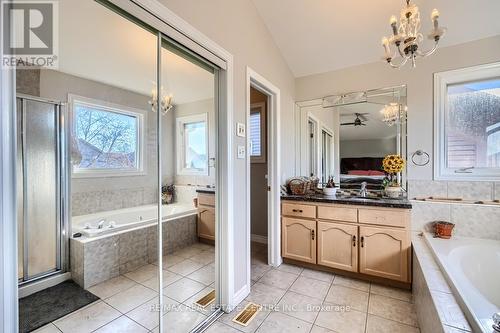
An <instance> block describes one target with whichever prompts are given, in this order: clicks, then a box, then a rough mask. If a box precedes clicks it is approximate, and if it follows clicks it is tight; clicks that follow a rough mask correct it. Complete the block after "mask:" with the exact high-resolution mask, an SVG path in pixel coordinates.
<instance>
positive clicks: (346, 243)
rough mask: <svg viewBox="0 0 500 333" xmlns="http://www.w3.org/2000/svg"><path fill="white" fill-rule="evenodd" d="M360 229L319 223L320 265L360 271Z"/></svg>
mask: <svg viewBox="0 0 500 333" xmlns="http://www.w3.org/2000/svg"><path fill="white" fill-rule="evenodd" d="M357 243H358V227H357V226H356V225H349V224H345V223H331V222H321V221H318V261H317V263H318V265H323V266H327V267H332V268H338V269H342V270H345V271H351V272H357V271H358V247H357Z"/></svg>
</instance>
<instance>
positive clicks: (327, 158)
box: [321, 128, 333, 184]
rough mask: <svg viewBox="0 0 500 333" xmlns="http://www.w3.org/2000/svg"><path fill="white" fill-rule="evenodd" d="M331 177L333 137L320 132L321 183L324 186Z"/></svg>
mask: <svg viewBox="0 0 500 333" xmlns="http://www.w3.org/2000/svg"><path fill="white" fill-rule="evenodd" d="M329 177H333V136H332V134H331V132H330V131H328V130H327V129H325V128H323V129H322V130H321V182H322V183H323V184H326V183H327V182H328V178H329Z"/></svg>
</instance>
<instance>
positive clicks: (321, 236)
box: [281, 201, 411, 283]
mask: <svg viewBox="0 0 500 333" xmlns="http://www.w3.org/2000/svg"><path fill="white" fill-rule="evenodd" d="M281 232H282V255H283V257H284V258H288V259H292V260H294V261H300V262H305V263H309V264H316V265H320V266H323V267H330V268H333V269H335V270H342V271H349V272H355V273H359V274H363V275H369V276H376V277H379V278H384V279H390V280H396V281H400V282H403V283H408V282H411V274H410V254H411V253H410V249H411V241H410V210H409V209H398V208H385V207H370V206H355V205H352V206H350V205H349V206H348V205H337V204H324V203H314V202H305V203H302V202H301V203H300V204H298V203H295V202H292V201H288V202H287V201H284V202H283V203H282V231H281Z"/></svg>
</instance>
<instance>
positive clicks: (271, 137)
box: [245, 66, 283, 289]
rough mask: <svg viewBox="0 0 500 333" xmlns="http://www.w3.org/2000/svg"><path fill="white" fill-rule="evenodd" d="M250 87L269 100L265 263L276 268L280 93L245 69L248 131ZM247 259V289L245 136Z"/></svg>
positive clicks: (278, 260) (278, 257)
mask: <svg viewBox="0 0 500 333" xmlns="http://www.w3.org/2000/svg"><path fill="white" fill-rule="evenodd" d="M250 87H252V88H255V89H257V90H259V91H260V92H262V93H263V94H265V95H266V96H267V100H268V103H267V104H268V106H267V110H266V117H267V134H268V135H267V142H266V144H267V156H268V159H267V161H268V166H267V175H268V186H270V187H271V189H270V190H269V191H268V194H267V202H268V217H267V238H268V242H267V249H268V251H267V260H268V264H269V265H271V266H274V267H278V266H279V265H281V263H282V262H283V258H282V257H281V223H280V220H281V219H280V193H281V190H280V169H281V167H280V158H279V156H280V150H281V140H280V113H281V103H280V102H281V92H280V89H279V88H278V87H276V86H275V85H274V84H272V83H271V82H270V81H268V80H267V79H265V78H264V77H263V76H262V75H260V74H259V73H257V72H256V71H254V70H253V69H252V68H250V67H248V66H247V75H246V90H245V92H246V127H247V128H250V111H251V105H250V104H251V103H250ZM246 147H247V149H246V151H247V154H246V159H247V163H246V172H245V175H246V187H247V193H246V197H247V202H246V221H247V223H246V228H245V232H246V241H247V244H246V256H247V287H248V289H250V278H251V250H250V244H251V233H252V232H251V220H250V211H251V209H250V208H251V205H250V167H251V166H250V162H251V158H250V149H249V147H250V137H249V135H248V133H247V136H246Z"/></svg>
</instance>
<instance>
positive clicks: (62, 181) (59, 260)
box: [15, 93, 70, 289]
mask: <svg viewBox="0 0 500 333" xmlns="http://www.w3.org/2000/svg"><path fill="white" fill-rule="evenodd" d="M17 99H20V100H21V105H22V106H21V110H17V111H16V115H15V116H16V139H17V138H18V137H19V135H18V133H17V130H19V128H18V127H17V117H18V113H19V112H21V113H22V119H21V121H22V123H21V126H22V129H21V131H22V133H21V136H22V138H21V145H22V149H21V151H18V154H20V153H21V154H23V156H22V170H23V197H22V198H23V209H22V211H23V216H22V223H23V238H22V239H23V263H22V264H23V274H22V275H23V276H22V277H21V278H19V277H18V286H19V287H20V288H21V287H25V286H28V285H29V284H31V283H33V282H36V281H40V280H44V279H46V278H48V277H52V276H55V275H60V274H64V273H66V272H67V271H68V269H69V267H68V263H69V223H68V222H69V215H68V214H69V200H70V198H69V193H70V192H69V186H70V185H69V183H70V182H69V179H68V175H69V174H68V170H69V159H68V153H67V149H68V145H67V124H66V118H67V117H66V108H65V104H64V103H62V102H60V101H55V100H51V99H47V98H42V97H38V96H31V95H26V94H21V93H17V94H16V106H17ZM27 100H29V101H34V102H39V103H45V104H50V105H53V106H54V112H55V116H54V121H55V130H54V132H55V141H56V147H55V152H56V185H57V186H56V218H57V223H56V238H57V239H56V267H55V269H53V270H49V271H46V272H42V273H38V274H35V275H33V276H29V275H28V273H29V270H28V261H29V249H28V242H27V239H28V232H29V230H28V228H27V224H28V223H27V218H26V210H27V200H26V198H25V195H24V194H25V193H27V191H28V188H27V183H26V181H25V178H26V177H25V176H24V172H25V171H26V167H27V166H26V159H25V156H24V154H25V143H26V139H25V137H26V136H25V135H26V133H25V127H26V125H25V124H26V104H27V103H26V101H27ZM16 158H17V157H16ZM19 218H20V217H19V216H18V217H17V219H16V223H19V222H18V220H19ZM16 225H17V224H16ZM16 239H18V238H16ZM18 246H19V245H18ZM18 264H20V263H18ZM58 282H60V281H58ZM36 289H39V288H36Z"/></svg>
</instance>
